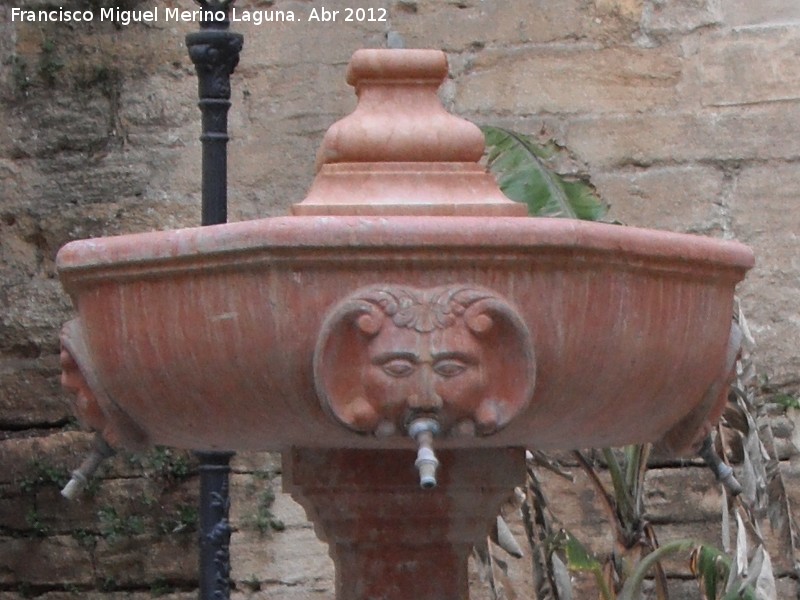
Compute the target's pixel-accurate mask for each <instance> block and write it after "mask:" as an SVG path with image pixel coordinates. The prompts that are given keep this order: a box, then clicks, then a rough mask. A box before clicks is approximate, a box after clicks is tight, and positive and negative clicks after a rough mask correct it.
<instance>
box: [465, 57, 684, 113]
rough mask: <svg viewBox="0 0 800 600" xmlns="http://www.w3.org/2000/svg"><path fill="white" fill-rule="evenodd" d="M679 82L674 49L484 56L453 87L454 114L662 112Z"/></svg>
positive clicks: (670, 103) (671, 101) (672, 100)
mask: <svg viewBox="0 0 800 600" xmlns="http://www.w3.org/2000/svg"><path fill="white" fill-rule="evenodd" d="M680 77H681V62H680V59H679V56H678V54H677V48H676V47H662V48H659V49H657V50H648V49H642V48H637V47H624V48H607V49H601V50H597V49H595V48H591V47H586V48H581V47H580V46H578V47H577V48H575V47H568V48H566V49H555V50H551V49H549V48H544V49H521V50H515V51H505V50H497V51H489V50H485V51H484V52H482V53H481V54H480V56H479V58H477V59H476V61H475V64H474V66H473V68H472V70H471V71H470V72H469V73H468V74H467V75H465V76H464V77H462V78H460V79H459V80H458V81H457V82H456V83H457V86H458V87H457V89H458V91H457V94H456V102H455V111H456V112H479V113H501V114H502V113H517V114H519V113H522V114H530V113H537V112H549V113H581V112H592V113H595V114H602V113H605V112H619V111H644V110H653V109H662V110H663V109H666V108H669V107H672V106H674V105H675V104H676V102H677V85H678V83H679V82H680Z"/></svg>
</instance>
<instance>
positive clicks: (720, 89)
mask: <svg viewBox="0 0 800 600" xmlns="http://www.w3.org/2000/svg"><path fill="white" fill-rule="evenodd" d="M683 48H684V52H685V54H686V63H687V64H686V87H687V93H688V94H690V95H691V96H693V97H698V98H699V99H700V101H701V103H702V104H703V106H736V105H749V104H757V103H764V102H784V101H787V100H797V99H798V98H800V66H798V64H797V60H796V59H797V55H798V53H800V23H799V24H798V25H797V26H793V27H786V28H780V29H769V30H763V29H757V30H744V31H738V32H732V33H731V32H726V33H719V32H714V33H709V34H708V35H702V36H692V37H689V38H687V39H686V41H685V42H683ZM753 65H758V68H753Z"/></svg>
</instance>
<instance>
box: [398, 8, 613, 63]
mask: <svg viewBox="0 0 800 600" xmlns="http://www.w3.org/2000/svg"><path fill="white" fill-rule="evenodd" d="M392 4H393V8H392V21H391V26H392V28H393V29H395V30H396V31H397V32H398V33H400V35H401V36H402V37H403V38H404V39H405V41H406V46H407V47H409V48H414V47H423V46H424V47H435V48H441V49H443V50H447V51H463V50H468V49H472V50H479V49H480V48H482V47H484V46H487V45H495V44H501V45H505V44H515V43H526V42H534V43H542V42H551V41H555V40H562V39H565V38H579V37H583V36H586V35H591V34H592V32H593V30H594V32H596V33H598V34H599V33H601V32H603V33H605V32H606V31H607V29H605V28H604V27H603V25H604V23H603V21H602V19H601V18H600V17H599V16H598V17H597V18H598V21H599V22H595V21H593V19H592V17H593V16H594V14H593V11H592V10H591V8H593V7H587V3H584V2H576V1H575V0H569V1H567V2H561V3H559V4H558V5H557V6H556V5H553V4H552V3H549V2H535V3H533V4H532V5H531V4H529V5H524V4H518V3H513V2H504V3H486V2H475V1H467V2H454V1H448V2H441V1H437V0H409V1H399V2H393V3H392ZM588 4H591V3H588ZM601 12H602V14H603V16H606V15H608V16H609V17H611V15H612V13H613V11H601ZM564 17H568V18H564ZM608 20H609V21H610V23H608V24H606V27H608V28H609V29H611V30H612V31H614V30H615V29H618V28H622V27H621V26H620V24H619V23H618V22H617V21H616V20H615V19H612V18H609V19H608ZM614 25H616V27H614Z"/></svg>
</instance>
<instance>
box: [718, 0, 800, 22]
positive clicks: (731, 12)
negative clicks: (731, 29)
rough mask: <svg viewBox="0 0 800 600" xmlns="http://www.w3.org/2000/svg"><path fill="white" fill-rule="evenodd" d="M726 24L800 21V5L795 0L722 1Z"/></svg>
mask: <svg viewBox="0 0 800 600" xmlns="http://www.w3.org/2000/svg"><path fill="white" fill-rule="evenodd" d="M721 7H722V11H723V17H724V20H725V24H726V25H731V26H747V25H770V24H782V23H796V22H800V5H798V4H797V2H794V0H762V1H761V2H751V1H750V0H726V1H725V2H722V3H721Z"/></svg>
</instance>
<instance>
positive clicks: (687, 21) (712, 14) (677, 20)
mask: <svg viewBox="0 0 800 600" xmlns="http://www.w3.org/2000/svg"><path fill="white" fill-rule="evenodd" d="M721 4H723V3H722V2H720V1H719V0H684V1H682V2H670V0H651V1H650V2H646V3H645V5H644V14H643V15H642V28H643V29H644V30H645V31H646V32H647V33H649V34H658V35H667V34H674V33H687V32H690V31H694V30H696V29H699V28H701V27H708V26H710V25H718V24H719V23H720V22H721V21H722V11H721V6H720V5H721Z"/></svg>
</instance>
